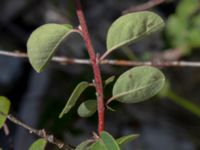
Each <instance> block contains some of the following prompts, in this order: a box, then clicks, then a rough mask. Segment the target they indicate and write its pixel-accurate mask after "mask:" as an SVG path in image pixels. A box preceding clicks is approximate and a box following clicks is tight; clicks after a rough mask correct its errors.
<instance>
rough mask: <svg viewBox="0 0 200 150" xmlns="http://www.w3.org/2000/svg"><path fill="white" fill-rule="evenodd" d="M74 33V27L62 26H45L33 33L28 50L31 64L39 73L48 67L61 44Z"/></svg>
mask: <svg viewBox="0 0 200 150" xmlns="http://www.w3.org/2000/svg"><path fill="white" fill-rule="evenodd" d="M72 32H75V31H74V30H73V29H72V26H70V25H60V24H45V25H42V26H41V27H39V28H37V29H36V30H35V31H33V33H32V34H31V36H30V37H29V39H28V43H27V49H28V57H29V60H30V63H31V65H32V66H33V68H34V69H35V70H36V71H37V72H41V71H42V70H43V69H44V68H45V67H46V66H47V64H48V62H49V61H50V60H51V58H52V57H53V55H54V53H55V51H56V49H57V48H58V46H59V45H60V43H61V42H62V41H63V39H64V38H66V37H67V36H68V35H69V34H70V33H72Z"/></svg>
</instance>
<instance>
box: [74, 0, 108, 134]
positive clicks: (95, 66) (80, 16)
mask: <svg viewBox="0 0 200 150" xmlns="http://www.w3.org/2000/svg"><path fill="white" fill-rule="evenodd" d="M75 5H76V13H77V16H78V19H79V23H80V27H81V31H82V34H83V39H84V41H85V44H86V47H87V50H88V53H89V56H90V60H91V63H92V68H93V73H94V79H95V87H96V95H97V102H98V132H99V133H101V132H102V131H103V130H104V109H105V107H104V96H103V86H102V79H101V72H100V67H99V58H98V57H97V56H96V55H95V51H94V48H93V46H92V42H91V38H90V35H89V32H88V28H87V24H86V21H85V16H84V14H83V10H82V7H81V3H80V1H79V0H75Z"/></svg>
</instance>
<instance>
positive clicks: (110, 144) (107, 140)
mask: <svg viewBox="0 0 200 150" xmlns="http://www.w3.org/2000/svg"><path fill="white" fill-rule="evenodd" d="M100 137H101V139H102V141H103V144H104V145H105V147H106V149H107V150H120V147H119V145H118V144H117V142H116V141H115V139H114V138H113V137H112V136H111V135H110V134H109V133H108V132H106V131H102V132H101V134H100Z"/></svg>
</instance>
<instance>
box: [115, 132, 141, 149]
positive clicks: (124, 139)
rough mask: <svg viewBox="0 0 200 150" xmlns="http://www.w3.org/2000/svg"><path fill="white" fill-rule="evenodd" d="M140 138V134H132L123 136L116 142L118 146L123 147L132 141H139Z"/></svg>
mask: <svg viewBox="0 0 200 150" xmlns="http://www.w3.org/2000/svg"><path fill="white" fill-rule="evenodd" d="M138 136H139V134H130V135H126V136H123V137H121V138H118V139H117V140H116V142H117V144H118V145H119V146H120V147H122V146H123V145H124V144H126V143H128V142H130V141H134V140H135V139H137V138H138Z"/></svg>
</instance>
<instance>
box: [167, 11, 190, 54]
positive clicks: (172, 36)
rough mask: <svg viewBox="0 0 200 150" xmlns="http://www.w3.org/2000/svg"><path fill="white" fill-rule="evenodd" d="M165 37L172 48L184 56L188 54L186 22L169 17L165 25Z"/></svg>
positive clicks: (175, 17)
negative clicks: (178, 50)
mask: <svg viewBox="0 0 200 150" xmlns="http://www.w3.org/2000/svg"><path fill="white" fill-rule="evenodd" d="M166 35H167V38H168V41H169V43H170V45H171V46H172V47H174V48H179V49H180V50H181V51H182V52H183V53H184V54H189V53H190V51H191V49H190V48H189V45H188V35H189V31H188V27H187V22H184V21H182V20H181V19H180V18H178V17H177V16H175V15H172V16H170V17H169V18H168V20H167V24H166Z"/></svg>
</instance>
